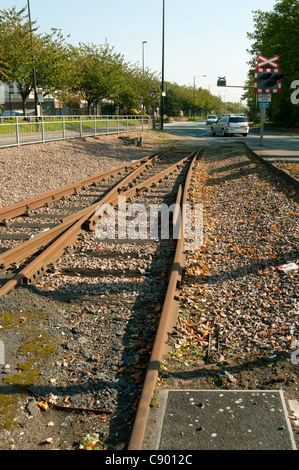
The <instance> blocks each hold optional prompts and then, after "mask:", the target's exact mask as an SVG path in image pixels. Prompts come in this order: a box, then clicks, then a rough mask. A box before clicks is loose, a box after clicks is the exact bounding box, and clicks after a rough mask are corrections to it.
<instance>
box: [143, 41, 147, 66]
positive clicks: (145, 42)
mask: <svg viewBox="0 0 299 470" xmlns="http://www.w3.org/2000/svg"><path fill="white" fill-rule="evenodd" d="M144 44H147V41H142V70H143V73H144Z"/></svg>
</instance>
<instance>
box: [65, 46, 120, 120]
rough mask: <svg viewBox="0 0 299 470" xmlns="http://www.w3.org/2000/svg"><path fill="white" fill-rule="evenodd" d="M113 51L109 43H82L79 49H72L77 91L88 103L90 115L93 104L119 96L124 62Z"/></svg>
mask: <svg viewBox="0 0 299 470" xmlns="http://www.w3.org/2000/svg"><path fill="white" fill-rule="evenodd" d="M113 51H114V48H113V47H110V46H109V44H108V43H107V42H106V43H105V44H104V45H99V46H97V45H94V44H83V43H80V45H79V47H78V48H75V47H72V48H71V54H72V58H73V61H74V63H75V66H76V69H77V77H78V81H77V85H76V89H77V91H80V92H81V94H82V97H83V98H84V99H85V100H86V101H87V107H88V114H90V113H91V105H92V104H94V105H97V103H98V102H99V101H100V100H102V99H104V98H106V99H111V100H114V99H116V98H117V96H118V93H119V87H120V84H121V75H122V72H123V70H124V60H123V56H121V55H120V54H116V53H114V52H113Z"/></svg>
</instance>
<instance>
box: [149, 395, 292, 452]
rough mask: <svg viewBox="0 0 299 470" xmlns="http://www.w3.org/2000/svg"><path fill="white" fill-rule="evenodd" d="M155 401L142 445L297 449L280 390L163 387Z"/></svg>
mask: <svg viewBox="0 0 299 470" xmlns="http://www.w3.org/2000/svg"><path fill="white" fill-rule="evenodd" d="M158 404H159V406H158V407H157V410H156V413H157V414H156V417H155V421H154V423H153V422H152V423H151V424H150V423H149V426H152V431H151V437H150V438H149V440H148V441H147V443H146V444H145V445H144V449H146V448H151V450H161V451H162V450H168V451H170V450H181V451H183V450H296V444H295V440H294V436H293V432H292V427H291V424H290V421H289V418H288V413H287V407H286V404H285V399H284V396H283V392H282V391H278V390H274V391H272V390H266V391H264V390H246V391H243V390H223V391H222V390H221V391H219V390H163V391H160V392H159V396H158ZM146 435H149V434H148V433H146Z"/></svg>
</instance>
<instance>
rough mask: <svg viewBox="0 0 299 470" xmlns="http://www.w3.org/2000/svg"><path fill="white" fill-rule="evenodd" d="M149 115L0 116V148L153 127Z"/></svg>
mask: <svg viewBox="0 0 299 470" xmlns="http://www.w3.org/2000/svg"><path fill="white" fill-rule="evenodd" d="M151 126H152V120H151V118H150V117H148V116H40V117H38V118H36V117H35V116H28V117H26V118H25V117H24V116H13V117H7V116H5V117H0V147H13V146H19V145H25V144H33V143H43V142H50V141H53V140H66V139H74V138H82V137H95V136H99V135H107V134H120V133H124V132H133V131H138V130H144V129H150V128H151Z"/></svg>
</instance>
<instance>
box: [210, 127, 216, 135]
mask: <svg viewBox="0 0 299 470" xmlns="http://www.w3.org/2000/svg"><path fill="white" fill-rule="evenodd" d="M211 132H212V135H216V133H215V131H214V129H213V128H212V127H211Z"/></svg>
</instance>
